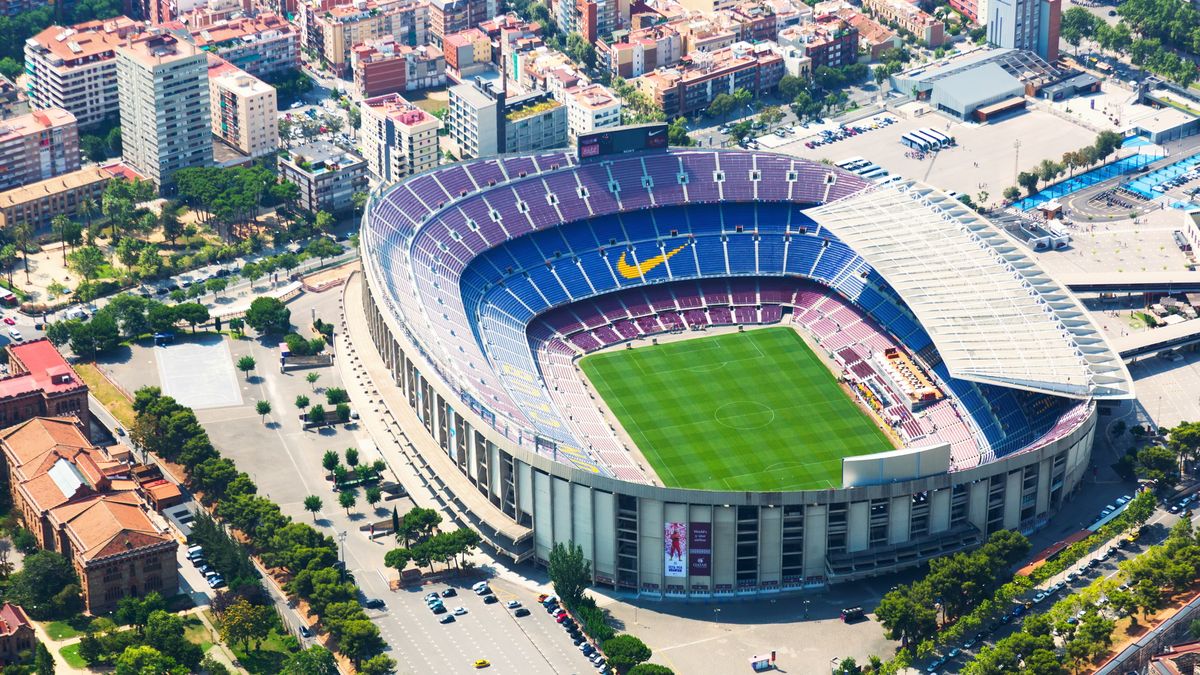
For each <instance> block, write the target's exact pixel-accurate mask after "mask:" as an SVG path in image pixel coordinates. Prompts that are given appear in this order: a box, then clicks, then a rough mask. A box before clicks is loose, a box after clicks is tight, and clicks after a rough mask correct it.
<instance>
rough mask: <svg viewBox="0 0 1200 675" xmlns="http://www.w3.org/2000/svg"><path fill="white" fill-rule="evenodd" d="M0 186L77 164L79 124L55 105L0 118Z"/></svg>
mask: <svg viewBox="0 0 1200 675" xmlns="http://www.w3.org/2000/svg"><path fill="white" fill-rule="evenodd" d="M0 167H3V170H0V190H11V189H12V188H15V187H20V186H22V185H27V184H29V183H34V182H36V181H40V180H45V179H47V178H53V177H54V176H60V175H62V174H64V173H69V172H71V171H75V170H76V169H78V168H79V127H78V125H76V123H75V116H74V115H72V114H71V113H69V112H67V111H65V110H61V109H59V108H47V109H45V110H35V111H33V112H31V113H29V114H26V115H21V116H19V117H10V118H8V119H6V120H0Z"/></svg>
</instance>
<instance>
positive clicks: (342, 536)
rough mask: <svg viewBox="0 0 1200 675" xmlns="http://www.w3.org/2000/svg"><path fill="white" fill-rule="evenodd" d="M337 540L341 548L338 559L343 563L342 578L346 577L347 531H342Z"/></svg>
mask: <svg viewBox="0 0 1200 675" xmlns="http://www.w3.org/2000/svg"><path fill="white" fill-rule="evenodd" d="M337 538H338V544H339V545H340V548H341V552H340V554H339V556H338V558H339V560H341V562H342V576H343V577H344V576H346V531H345V530H342V531H341V532H338V535H337Z"/></svg>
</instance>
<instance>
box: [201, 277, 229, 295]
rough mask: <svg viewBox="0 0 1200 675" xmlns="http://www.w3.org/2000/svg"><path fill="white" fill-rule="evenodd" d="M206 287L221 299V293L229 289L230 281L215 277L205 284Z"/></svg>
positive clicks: (225, 278)
mask: <svg viewBox="0 0 1200 675" xmlns="http://www.w3.org/2000/svg"><path fill="white" fill-rule="evenodd" d="M204 287H205V288H206V289H208V290H209V291H211V292H212V293H213V294H214V295H216V296H218V297H220V295H221V292H222V291H224V290H225V289H226V288H229V279H228V278H227V277H213V278H211V279H209V280H208V281H206V282H204Z"/></svg>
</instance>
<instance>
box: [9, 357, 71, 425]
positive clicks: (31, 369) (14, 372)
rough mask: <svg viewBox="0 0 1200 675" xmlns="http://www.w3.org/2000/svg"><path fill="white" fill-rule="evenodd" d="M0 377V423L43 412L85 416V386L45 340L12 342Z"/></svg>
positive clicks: (21, 419) (11, 421) (20, 419)
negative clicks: (3, 373) (5, 370)
mask: <svg viewBox="0 0 1200 675" xmlns="http://www.w3.org/2000/svg"><path fill="white" fill-rule="evenodd" d="M5 351H6V352H7V353H8V375H7V376H6V377H3V378H0V426H9V425H12V424H16V423H17V422H23V421H25V420H28V419H31V418H33V417H39V416H44V415H54V416H62V415H74V416H76V417H78V418H79V419H81V420H84V421H85V422H86V421H87V419H88V388H87V385H86V384H84V383H83V380H81V379H79V375H77V374H76V373H75V371H74V370H72V369H71V366H70V365H68V364H67V361H66V359H64V358H63V357H62V354H59V353H58V350H57V349H55V348H54V345H52V344H50V341H49V340H45V339H42V340H33V341H31V342H25V343H14V344H10V345H8V347H7V348H6V349H5Z"/></svg>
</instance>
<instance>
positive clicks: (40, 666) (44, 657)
mask: <svg viewBox="0 0 1200 675" xmlns="http://www.w3.org/2000/svg"><path fill="white" fill-rule="evenodd" d="M33 670H34V672H35V673H37V675H54V657H53V656H51V655H50V650H49V649H46V645H44V644H42V643H41V642H39V643H38V645H37V650H36V651H35V652H34V655H33Z"/></svg>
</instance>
